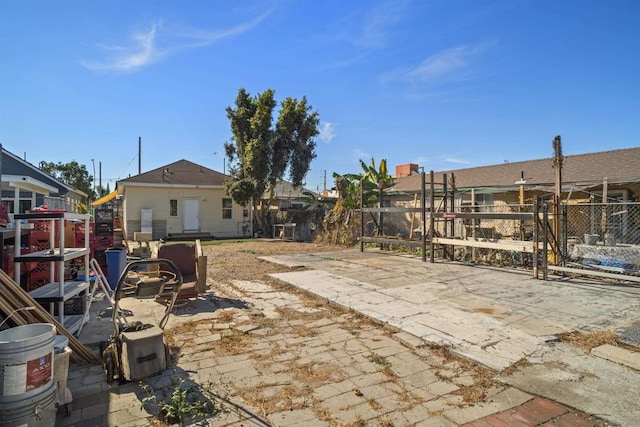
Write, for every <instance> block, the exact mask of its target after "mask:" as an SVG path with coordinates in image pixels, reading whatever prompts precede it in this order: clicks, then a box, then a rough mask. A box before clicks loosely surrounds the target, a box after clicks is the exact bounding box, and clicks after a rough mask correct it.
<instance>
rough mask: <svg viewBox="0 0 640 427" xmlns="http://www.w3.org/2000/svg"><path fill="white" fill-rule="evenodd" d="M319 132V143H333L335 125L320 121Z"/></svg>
mask: <svg viewBox="0 0 640 427" xmlns="http://www.w3.org/2000/svg"><path fill="white" fill-rule="evenodd" d="M319 131H320V134H319V135H318V138H320V141H322V142H325V143H327V144H328V143H330V142H331V141H333V138H335V137H336V128H335V125H334V124H333V123H331V122H324V121H321V122H320V129H319Z"/></svg>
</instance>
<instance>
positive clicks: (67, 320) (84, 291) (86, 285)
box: [14, 212, 92, 336]
mask: <svg viewBox="0 0 640 427" xmlns="http://www.w3.org/2000/svg"><path fill="white" fill-rule="evenodd" d="M14 219H15V223H16V237H15V239H16V244H15V256H14V262H15V264H16V268H15V279H16V283H20V263H22V262H49V263H50V268H49V275H50V278H49V283H47V284H45V285H44V286H41V287H39V288H36V289H34V290H32V291H30V292H29V295H31V297H33V298H34V299H35V300H36V301H38V302H39V303H40V304H42V305H43V306H45V307H46V306H47V305H48V307H49V312H50V314H51V315H52V316H55V317H56V318H57V320H58V322H59V323H60V324H61V325H63V326H64V327H65V329H66V330H68V331H69V332H70V333H72V334H74V335H76V336H77V335H80V331H81V330H82V327H83V326H84V324H85V323H86V322H87V321H88V320H89V308H90V305H91V300H92V295H91V293H92V289H91V286H90V282H89V253H90V252H89V242H90V240H89V220H90V216H89V215H88V214H74V213H68V212H42V213H29V214H16V215H14ZM20 220H39V221H50V224H49V225H50V226H49V244H50V247H49V248H48V249H45V250H41V251H37V252H32V253H29V254H20V247H21V241H20V234H21V227H22V224H21V221H20ZM69 221H73V222H78V221H83V222H84V226H85V227H84V229H85V239H84V242H85V246H84V247H82V248H73V247H71V248H66V247H65V224H66V223H67V222H69ZM56 232H57V236H56ZM80 257H83V258H84V277H85V280H84V281H75V280H65V274H64V270H65V269H64V264H65V262H67V261H71V260H74V259H76V258H80ZM56 267H57V269H56ZM79 295H81V296H83V298H84V310H83V313H82V314H73V315H71V314H69V315H67V314H65V302H66V301H68V300H70V299H71V298H74V297H77V296H79ZM56 308H57V313H56Z"/></svg>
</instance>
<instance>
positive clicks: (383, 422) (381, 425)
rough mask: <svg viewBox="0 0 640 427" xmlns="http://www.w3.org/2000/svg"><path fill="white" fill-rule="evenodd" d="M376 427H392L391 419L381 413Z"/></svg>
mask: <svg viewBox="0 0 640 427" xmlns="http://www.w3.org/2000/svg"><path fill="white" fill-rule="evenodd" d="M378 427H394V425H393V421H391V419H390V418H389V417H388V416H386V415H383V416H382V417H380V418H379V419H378Z"/></svg>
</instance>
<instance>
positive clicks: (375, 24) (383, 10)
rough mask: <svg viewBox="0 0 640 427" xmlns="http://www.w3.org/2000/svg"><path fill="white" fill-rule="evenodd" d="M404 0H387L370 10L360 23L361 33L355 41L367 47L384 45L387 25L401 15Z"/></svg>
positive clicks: (386, 36)
mask: <svg viewBox="0 0 640 427" xmlns="http://www.w3.org/2000/svg"><path fill="white" fill-rule="evenodd" d="M406 4H407V2H406V1H398V0H387V1H384V2H382V3H380V4H379V5H377V6H376V7H375V8H373V9H372V10H370V11H369V12H368V13H367V14H366V16H365V20H364V23H363V25H362V34H361V35H360V37H358V38H357V39H356V40H355V42H356V44H357V45H359V46H362V47H367V48H380V47H384V46H385V45H386V43H387V38H388V31H389V27H391V26H392V25H394V24H396V23H398V22H399V21H400V20H401V19H402V17H403V11H404V8H405V6H406Z"/></svg>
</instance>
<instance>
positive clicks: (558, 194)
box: [545, 135, 564, 265]
mask: <svg viewBox="0 0 640 427" xmlns="http://www.w3.org/2000/svg"><path fill="white" fill-rule="evenodd" d="M553 153H554V159H553V169H554V170H555V193H554V195H553V234H554V242H555V243H553V244H552V249H553V264H554V265H558V254H559V249H560V248H559V242H560V203H561V202H562V164H563V162H564V157H563V156H562V142H561V140H560V135H557V136H556V137H555V138H554V139H553ZM545 226H546V225H545ZM545 256H546V254H545Z"/></svg>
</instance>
